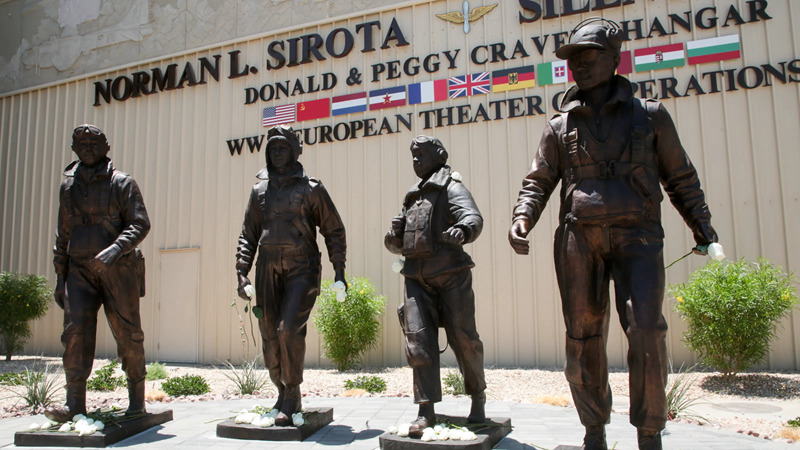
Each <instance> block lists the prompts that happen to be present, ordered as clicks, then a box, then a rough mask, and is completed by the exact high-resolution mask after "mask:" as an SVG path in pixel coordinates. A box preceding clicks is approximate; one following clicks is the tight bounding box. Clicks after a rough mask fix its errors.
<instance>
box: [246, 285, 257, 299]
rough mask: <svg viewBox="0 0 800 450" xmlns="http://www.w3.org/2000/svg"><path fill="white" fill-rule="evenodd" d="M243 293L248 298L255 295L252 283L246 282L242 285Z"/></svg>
mask: <svg viewBox="0 0 800 450" xmlns="http://www.w3.org/2000/svg"><path fill="white" fill-rule="evenodd" d="M244 295H246V296H247V297H248V298H253V296H254V295H256V288H254V287H253V285H252V284H248V285H247V286H245V287H244Z"/></svg>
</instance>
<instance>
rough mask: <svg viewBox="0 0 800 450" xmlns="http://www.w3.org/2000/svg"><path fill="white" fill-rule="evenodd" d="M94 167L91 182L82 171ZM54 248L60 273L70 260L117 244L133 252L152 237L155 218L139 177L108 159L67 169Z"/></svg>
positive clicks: (72, 164)
mask: <svg viewBox="0 0 800 450" xmlns="http://www.w3.org/2000/svg"><path fill="white" fill-rule="evenodd" d="M84 171H87V172H86V173H89V172H88V171H91V173H90V176H89V179H88V181H87V180H85V179H84V177H83V176H81V172H84ZM64 176H65V177H66V178H65V179H64V181H63V182H62V183H61V190H60V192H59V199H60V204H59V209H58V227H57V229H56V244H55V247H54V248H53V254H54V257H53V265H54V266H55V271H56V273H57V274H66V273H67V271H68V268H69V260H70V258H71V257H72V258H93V257H95V256H96V255H97V254H98V253H100V252H101V251H103V250H105V249H106V248H107V247H109V246H111V245H116V246H117V247H119V249H120V254H122V255H127V254H129V253H130V252H132V251H133V250H134V249H135V248H136V246H137V245H139V244H140V243H141V242H142V240H143V239H144V238H145V236H147V233H148V232H149V231H150V219H149V218H148V216H147V210H146V209H145V206H144V199H143V198H142V193H141V191H140V190H139V186H138V185H137V184H136V181H135V180H134V179H133V178H132V177H131V176H129V175H128V174H126V173H124V172H120V171H118V170H115V169H114V164H113V163H112V162H111V160H110V159H108V158H106V159H105V161H103V162H102V163H101V164H100V165H99V166H98V167H97V168H96V169H95V170H92V169H89V168H86V167H85V166H81V163H80V162H79V161H73V162H72V163H70V164H69V165H68V166H67V167H66V169H64Z"/></svg>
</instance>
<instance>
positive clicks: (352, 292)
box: [314, 277, 386, 371]
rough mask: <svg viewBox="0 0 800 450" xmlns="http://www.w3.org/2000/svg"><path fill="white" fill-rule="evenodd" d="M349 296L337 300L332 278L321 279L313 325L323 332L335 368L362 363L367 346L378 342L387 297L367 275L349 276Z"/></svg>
mask: <svg viewBox="0 0 800 450" xmlns="http://www.w3.org/2000/svg"><path fill="white" fill-rule="evenodd" d="M347 280H348V289H347V298H346V299H345V301H343V302H339V301H337V300H336V293H335V292H334V290H333V282H332V281H330V280H325V281H323V282H322V291H321V293H320V296H319V297H318V298H317V312H316V314H315V315H314V326H315V327H317V330H318V331H319V333H320V334H321V335H322V338H323V344H322V347H323V349H324V351H325V357H326V358H328V359H330V360H332V361H333V363H334V364H335V365H336V369H338V370H340V371H344V370H350V369H352V368H354V367H356V366H357V365H358V364H360V363H361V360H362V359H363V357H364V354H365V353H366V352H367V350H369V349H371V348H373V347H375V346H376V345H377V344H378V338H379V336H380V332H381V324H380V322H378V317H380V315H381V314H383V308H384V305H385V304H386V298H385V297H383V296H382V295H380V294H378V293H376V292H375V287H374V286H373V285H372V283H370V282H369V280H367V279H366V278H356V277H353V278H348V279H347Z"/></svg>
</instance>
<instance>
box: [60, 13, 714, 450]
mask: <svg viewBox="0 0 800 450" xmlns="http://www.w3.org/2000/svg"><path fill="white" fill-rule="evenodd" d="M621 43H622V34H621V33H620V30H619V28H618V26H617V25H616V24H615V23H613V22H611V21H608V20H605V19H601V18H592V19H588V20H586V21H584V22H582V23H581V24H579V26H577V27H576V29H575V30H573V32H572V33H571V35H570V38H569V43H568V44H566V45H564V46H562V47H560V48H559V49H558V50H557V52H556V55H557V56H558V57H559V58H562V59H566V60H567V61H568V65H569V68H570V70H571V71H572V73H573V76H574V79H575V83H576V85H575V86H573V87H571V88H570V89H569V90H568V91H567V92H566V93H565V94H564V96H563V99H562V102H561V108H560V110H561V111H563V112H561V113H559V114H556V115H555V116H554V117H553V118H552V119H550V120H549V121H548V122H547V125H546V126H545V130H544V132H543V134H542V138H541V142H540V143H539V147H538V150H537V152H536V155H535V157H534V160H533V163H532V164H531V168H530V170H529V172H528V174H527V175H526V176H525V178H524V179H523V182H522V190H521V191H520V194H519V198H518V200H517V203H516V206H515V208H514V212H513V221H512V225H511V228H510V230H509V232H508V239H509V242H510V244H511V246H512V247H513V249H514V251H515V252H516V253H519V254H527V253H528V252H529V243H528V240H527V236H528V234H529V233H530V231H531V229H532V228H533V227H534V225H535V224H536V222H537V221H538V220H539V218H540V216H541V213H542V210H543V209H544V207H545V205H546V203H547V201H548V199H549V197H550V195H551V194H552V192H553V191H554V190H555V188H556V187H557V186H558V185H559V183H560V184H561V190H560V197H561V207H560V212H559V226H558V229H557V231H556V237H555V246H554V247H555V250H554V253H555V267H556V275H557V278H558V284H559V289H560V292H561V301H562V309H563V314H564V322H565V325H566V369H565V374H566V378H567V381H568V382H569V385H570V388H571V391H572V397H573V401H574V403H575V406H576V408H577V410H578V415H579V417H580V420H581V423H582V424H583V425H584V426H585V437H584V448H586V449H605V448H606V438H605V425H606V424H607V423H608V422H609V420H610V412H611V390H610V388H609V384H608V361H607V356H606V340H607V333H608V321H609V311H610V298H609V281H610V279H611V278H612V277H613V279H614V285H615V299H614V300H615V302H614V303H615V305H616V308H617V311H618V312H619V317H620V322H621V325H622V327H623V329H624V331H625V333H626V335H627V337H628V343H629V352H628V365H629V371H630V395H631V407H630V421H631V423H632V424H633V425H634V426H635V427H636V428H637V432H638V442H639V448H642V449H659V448H661V430H663V428H664V425H665V422H666V419H667V405H666V395H665V387H666V381H667V354H666V342H665V337H666V330H667V324H666V321H665V319H664V316H663V315H662V311H661V309H662V299H663V295H664V261H663V254H662V251H663V238H664V231H663V229H662V226H661V220H660V203H661V200H662V193H661V188H662V187H663V189H664V191H666V192H667V194H668V196H669V198H670V201H671V202H672V204H673V205H674V206H675V207H676V209H677V210H678V211H679V212H680V214H681V215H682V217H683V219H684V221H685V222H686V224H687V225H688V226H689V227H690V228H691V230H692V232H693V233H694V238H695V241H696V243H697V244H698V247H700V248H702V246H706V245H708V244H710V243H712V242H716V241H717V235H716V233H715V232H714V229H713V228H712V227H711V225H710V217H711V215H710V213H709V210H708V205H707V204H706V202H705V197H704V194H703V191H702V190H701V188H700V182H699V180H698V176H697V172H696V170H695V169H694V167H693V165H692V163H691V161H690V159H689V157H688V155H687V154H686V152H685V151H684V149H683V147H682V146H681V143H680V140H679V138H678V135H677V132H676V129H675V125H674V124H673V121H672V119H671V118H670V115H669V113H668V112H667V111H666V110H665V109H664V107H663V106H662V105H661V103H659V102H657V101H655V100H641V99H638V98H635V97H634V96H633V90H632V88H631V83H630V82H629V81H628V80H627V79H626V78H623V77H621V76H618V75H615V73H616V68H617V66H618V65H619V62H620V56H619V54H620V47H621ZM267 137H268V141H267V151H266V166H265V167H264V168H263V169H262V170H261V171H260V172H259V173H258V175H257V178H259V179H260V180H261V181H259V182H258V183H257V184H255V186H254V187H253V189H252V191H251V193H250V199H249V202H248V205H247V209H246V211H245V217H244V223H243V225H242V232H241V234H240V236H239V245H238V249H237V252H236V273H237V276H238V293H239V296H241V297H242V298H244V299H246V300H249V299H250V298H251V297H250V295H249V292H248V291H249V290H254V291H255V302H256V305H258V306H259V307H260V308H261V309H262V310H263V312H264V314H263V317H262V318H260V319H259V329H260V331H261V338H262V347H263V354H264V363H265V365H266V368H267V370H268V371H269V376H270V378H271V380H272V382H273V383H274V384H275V386H276V387H277V391H278V400H277V403H276V404H275V408H277V409H278V410H279V411H280V414H279V416H278V418H277V419H276V424H277V425H284V426H288V425H291V423H292V419H291V416H292V414H293V413H296V412H298V411H300V410H301V408H302V405H301V398H302V395H301V392H300V384H301V383H302V382H303V364H304V358H305V337H306V331H307V322H308V318H309V314H310V313H311V309H312V307H313V306H314V302H315V300H316V298H317V296H318V295H319V292H320V273H321V254H320V252H319V248H318V246H317V231H319V233H320V234H322V236H323V237H324V240H325V245H326V247H327V252H328V256H329V259H330V262H331V263H332V264H333V268H334V271H335V279H336V280H337V281H341V282H345V275H344V273H345V253H346V240H345V227H344V224H343V223H342V219H341V217H340V216H339V213H338V212H337V210H336V207H335V206H334V204H333V201H332V200H331V198H330V196H329V195H328V192H327V191H326V189H325V187H324V186H323V185H322V183H321V182H320V181H319V180H317V179H315V178H311V177H309V176H307V175H306V174H305V172H304V170H303V166H302V165H301V164H300V162H299V161H298V158H299V156H300V154H301V153H302V144H301V143H300V141H299V140H298V137H297V135H296V134H295V132H294V131H293V130H292V129H291V128H290V127H286V126H278V127H274V128H272V129H271V130H269V133H268V136H267ZM72 140H73V143H72V148H73V150H74V151H75V153H76V154H77V156H78V159H79V160H78V161H75V162H73V163H71V164H70V165H69V166H67V168H66V170H65V172H64V175H65V176H66V178H65V180H64V182H63V183H62V185H61V192H60V208H59V214H58V230H57V232H56V245H55V248H54V254H55V257H54V264H55V268H56V274H57V275H58V281H57V286H56V290H55V297H56V302H57V303H58V305H59V306H60V307H62V308H63V309H64V331H63V334H62V342H63V344H64V357H63V360H64V369H65V372H66V378H67V399H66V405H65V407H64V408H61V409H60V410H56V411H53V412H51V415H53V416H55V417H70V418H71V417H72V416H73V415H75V414H78V413H85V412H86V381H87V379H88V377H89V375H90V372H91V368H92V363H93V359H94V351H95V335H96V328H97V313H98V309H99V307H100V306H101V305H103V306H104V309H105V311H106V316H107V319H108V322H109V325H110V326H111V330H112V333H113V336H114V338H115V340H116V342H117V347H118V354H119V356H120V358H121V360H122V368H123V370H124V371H125V373H126V375H127V379H128V389H129V398H130V403H129V408H128V412H129V413H141V412H144V410H145V401H144V378H145V359H144V347H143V340H144V336H143V333H142V327H141V323H140V318H139V297H140V296H141V295H143V290H144V260H143V258H142V256H141V252H140V251H139V250H138V249H137V248H136V246H137V245H138V244H139V243H140V242H141V241H142V239H144V237H145V236H146V235H147V232H148V231H149V229H150V222H149V219H148V216H147V211H146V210H145V206H144V203H143V200H142V195H141V192H140V191H139V188H138V186H137V184H136V182H135V181H134V180H133V178H131V177H130V176H128V175H127V174H124V173H122V172H119V171H117V170H115V168H114V166H113V164H112V163H111V160H110V159H109V158H108V156H107V154H108V151H109V148H110V147H109V144H108V141H107V140H106V137H105V135H104V134H103V133H102V131H100V130H99V129H98V128H96V127H94V126H92V125H81V126H79V127H77V128H76V129H75V130H74V132H73V135H72ZM410 150H411V156H412V162H413V169H414V173H415V174H416V175H417V176H418V177H419V180H418V181H417V182H415V183H414V185H413V186H412V187H411V189H410V190H409V192H408V193H407V194H406V196H405V199H404V200H403V204H402V212H401V213H400V214H399V215H397V216H396V217H394V218H393V219H392V221H391V228H390V230H389V232H388V233H387V234H386V236H385V239H384V244H385V246H386V248H387V249H388V250H389V251H390V252H392V253H396V254H401V255H403V257H404V258H405V263H404V266H403V269H402V275H403V276H404V277H405V299H404V302H403V304H402V305H401V307H400V308H399V310H398V314H399V318H400V322H401V325H402V329H403V333H404V336H405V343H406V358H407V360H408V364H409V365H410V366H411V367H412V369H413V377H414V402H415V403H417V404H419V414H418V418H417V419H416V420H415V421H414V422H413V424H412V426H411V429H410V435H411V436H412V437H413V436H417V437H418V436H421V435H422V430H423V429H425V428H426V427H430V426H432V425H434V424H435V423H436V420H437V419H436V414H435V412H434V404H435V403H436V402H439V401H441V399H442V389H441V381H440V375H439V354H440V351H439V346H438V329H439V328H440V327H441V328H444V330H445V333H446V336H447V342H448V344H449V345H450V346H451V348H452V349H453V352H454V353H455V356H456V359H457V361H458V366H459V369H460V371H461V373H462V374H463V376H464V387H465V390H466V393H467V394H468V395H470V396H471V398H472V406H471V409H470V412H469V415H468V417H467V418H468V421H469V422H475V423H478V422H483V421H484V420H485V419H486V414H485V403H486V394H485V392H484V391H485V389H486V382H485V380H484V369H483V343H482V342H481V340H480V337H479V335H478V332H477V329H476V326H475V296H474V293H473V289H472V272H471V269H472V267H473V266H474V263H473V261H472V259H471V258H470V256H469V255H468V254H467V253H466V252H465V251H464V249H463V246H464V244H467V243H470V242H473V241H475V240H476V239H477V238H478V236H479V235H480V233H481V230H482V228H483V218H482V216H481V213H480V211H479V210H478V207H477V205H476V204H475V201H474V199H473V197H472V195H471V194H470V192H469V190H468V189H467V188H466V187H465V186H464V184H463V183H462V182H461V177H460V175H459V174H458V173H457V172H454V171H452V170H451V168H450V167H449V166H448V165H447V158H448V154H447V150H446V149H445V147H444V145H443V144H442V142H441V141H439V139H436V138H434V137H429V136H418V137H417V138H415V139H413V140H412V142H411V147H410ZM254 262H255V265H256V275H255V286H254V288H252V287H250V286H251V282H250V279H249V278H248V274H249V273H250V270H251V268H252V266H253V263H254ZM345 285H346V283H345ZM532 381H533V380H532Z"/></svg>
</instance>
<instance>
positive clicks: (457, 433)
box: [450, 429, 464, 441]
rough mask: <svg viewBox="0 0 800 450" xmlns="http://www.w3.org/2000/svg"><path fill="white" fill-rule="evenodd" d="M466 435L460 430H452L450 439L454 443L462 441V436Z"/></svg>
mask: <svg viewBox="0 0 800 450" xmlns="http://www.w3.org/2000/svg"><path fill="white" fill-rule="evenodd" d="M463 435H464V432H463V431H461V430H459V429H454V430H450V439H452V440H454V441H460V440H461V436H463Z"/></svg>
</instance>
